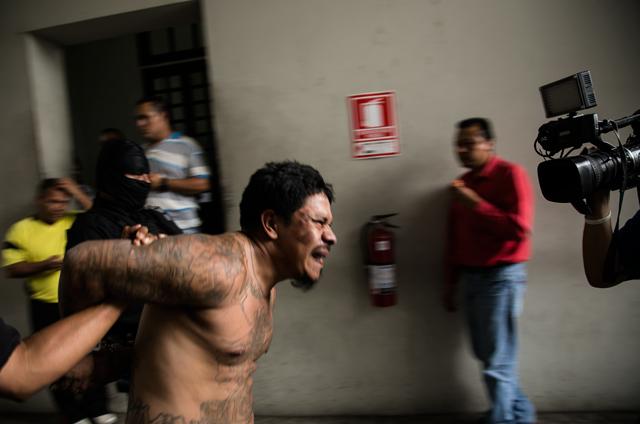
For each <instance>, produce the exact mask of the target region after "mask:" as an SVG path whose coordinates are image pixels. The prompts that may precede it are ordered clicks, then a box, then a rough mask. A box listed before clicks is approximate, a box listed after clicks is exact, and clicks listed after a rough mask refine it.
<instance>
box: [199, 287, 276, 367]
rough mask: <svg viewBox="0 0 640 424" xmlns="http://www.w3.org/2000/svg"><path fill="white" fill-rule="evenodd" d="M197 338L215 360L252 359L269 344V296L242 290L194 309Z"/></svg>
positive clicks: (237, 360) (240, 361) (239, 361)
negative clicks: (213, 305) (221, 303)
mask: <svg viewBox="0 0 640 424" xmlns="http://www.w3.org/2000/svg"><path fill="white" fill-rule="evenodd" d="M192 318H193V319H194V320H195V322H196V323H197V327H198V329H199V332H200V337H201V339H202V340H203V341H204V342H205V343H206V345H207V348H208V349H209V350H210V351H211V353H212V354H213V355H214V357H215V359H216V360H217V362H219V363H221V364H227V365H235V364H240V363H242V362H245V361H255V360H257V359H258V358H259V357H260V356H261V355H262V354H263V353H265V352H266V351H267V349H268V348H269V344H270V343H271V337H272V334H273V320H272V314H271V308H270V305H269V300H268V299H264V298H261V297H260V296H256V295H255V294H254V293H252V292H251V290H248V289H247V290H245V291H244V292H243V293H240V294H239V295H238V296H234V298H233V300H231V301H229V302H225V305H224V306H223V307H220V308H216V309H209V310H202V311H197V312H194V313H193V315H192Z"/></svg>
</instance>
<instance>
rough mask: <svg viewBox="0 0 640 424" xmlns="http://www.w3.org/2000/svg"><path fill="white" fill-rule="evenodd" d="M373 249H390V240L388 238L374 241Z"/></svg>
mask: <svg viewBox="0 0 640 424" xmlns="http://www.w3.org/2000/svg"><path fill="white" fill-rule="evenodd" d="M374 249H375V250H377V251H382V250H389V249H391V242H390V241H389V240H380V241H376V243H375V247H374Z"/></svg>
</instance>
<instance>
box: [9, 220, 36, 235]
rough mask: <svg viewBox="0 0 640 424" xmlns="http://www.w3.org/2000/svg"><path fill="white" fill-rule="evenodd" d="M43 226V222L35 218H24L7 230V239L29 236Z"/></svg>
mask: <svg viewBox="0 0 640 424" xmlns="http://www.w3.org/2000/svg"><path fill="white" fill-rule="evenodd" d="M40 225H41V221H40V220H38V219H36V218H35V217H33V216H27V217H26V218H22V219H20V220H18V221H16V222H14V223H13V224H11V226H10V227H9V229H8V230H7V237H11V236H13V237H15V236H20V235H24V234H28V233H30V232H32V231H35V230H37V229H38V228H39V227H40Z"/></svg>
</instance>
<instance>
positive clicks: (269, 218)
mask: <svg viewBox="0 0 640 424" xmlns="http://www.w3.org/2000/svg"><path fill="white" fill-rule="evenodd" d="M260 223H261V224H262V230H263V231H264V232H265V234H266V235H267V237H269V238H270V239H271V240H276V239H277V238H278V219H277V216H276V213H275V212H274V211H273V209H267V210H265V211H263V212H262V213H261V214H260Z"/></svg>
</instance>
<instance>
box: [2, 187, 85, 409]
mask: <svg viewBox="0 0 640 424" xmlns="http://www.w3.org/2000/svg"><path fill="white" fill-rule="evenodd" d="M71 197H73V198H75V199H76V200H77V201H78V203H79V204H80V205H81V206H82V207H83V208H84V209H88V208H90V207H91V203H92V202H91V199H90V198H89V197H88V196H86V195H85V194H84V193H83V192H82V190H81V189H80V188H79V187H78V185H77V184H76V183H75V182H74V181H73V180H71V179H69V178H49V179H45V180H43V181H42V182H41V183H40V185H39V186H38V191H37V195H36V199H35V204H36V214H35V215H33V216H30V217H27V218H24V219H21V220H20V221H18V222H16V223H15V224H13V225H12V226H11V227H10V228H9V230H8V231H7V234H6V236H5V239H4V245H3V248H2V262H3V267H4V268H5V270H6V272H7V276H8V277H9V278H21V279H26V290H27V293H28V294H29V298H30V316H31V326H32V329H33V332H34V333H35V332H37V331H39V330H41V329H43V328H44V327H47V326H49V325H51V324H53V323H54V322H56V321H58V319H59V312H58V280H59V279H60V267H61V266H62V259H63V256H64V251H65V245H66V243H67V230H68V229H69V227H71V225H72V224H73V221H74V219H75V215H76V213H75V212H69V211H67V208H68V206H69V201H70V200H71ZM64 396H65V395H64V394H61V393H58V394H55V395H54V397H55V398H56V403H57V404H58V406H59V407H60V408H61V409H63V411H64V412H65V414H67V412H66V411H65V410H66V409H67V408H65V407H64V406H63V404H68V402H67V401H64V400H62V398H63V397H64ZM66 397H67V398H68V396H66ZM74 409H75V408H74ZM76 421H77V420H76ZM71 422H73V420H72V421H71Z"/></svg>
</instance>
